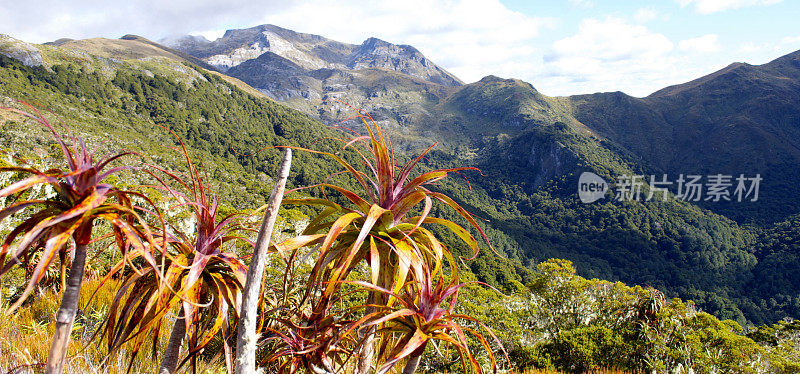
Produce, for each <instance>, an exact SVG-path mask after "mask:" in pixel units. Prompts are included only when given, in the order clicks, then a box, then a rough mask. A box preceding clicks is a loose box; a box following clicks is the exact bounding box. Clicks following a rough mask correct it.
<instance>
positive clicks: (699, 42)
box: [678, 34, 722, 53]
mask: <svg viewBox="0 0 800 374" xmlns="http://www.w3.org/2000/svg"><path fill="white" fill-rule="evenodd" d="M717 39H719V38H718V37H717V35H716V34H708V35H703V36H698V37H696V38H691V39H686V40H681V41H679V42H678V49H680V50H682V51H689V52H698V53H710V52H718V51H720V50H721V49H722V48H721V47H720V45H719V43H718V40H717Z"/></svg>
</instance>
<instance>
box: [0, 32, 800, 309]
mask: <svg viewBox="0 0 800 374" xmlns="http://www.w3.org/2000/svg"><path fill="white" fill-rule="evenodd" d="M0 53H2V54H4V55H6V56H9V57H11V58H13V59H16V60H20V61H22V63H24V64H25V65H29V66H32V67H31V68H32V69H34V68H42V69H50V66H48V63H47V60H50V61H51V62H50V63H49V64H50V65H57V64H56V63H54V62H52V61H58V63H62V64H88V62H85V61H84V60H86V59H87V57H86V56H91V58H89V60H92V62H91V64H90V65H91V66H95V65H98V64H100V65H103V64H104V65H107V66H114V64H115V61H126V63H128V61H131V63H132V64H134V65H133V66H134V67H133V68H132V69H134V70H137V69H138V71H141V72H142V74H144V75H145V76H150V75H155V76H159V75H163V76H166V77H170V79H179V80H180V79H185V76H187V75H190V76H196V75H197V73H196V72H197V71H200V72H202V74H210V75H213V76H216V77H219V78H220V79H224V81H226V82H227V83H228V84H230V85H232V87H237V88H239V89H241V90H242V91H243V92H246V93H248V94H249V95H252V96H253V97H266V98H269V100H273V101H275V102H278V103H280V104H283V105H285V106H288V107H290V108H294V109H296V110H298V111H300V112H302V113H305V114H306V115H307V116H309V117H310V118H313V119H315V120H317V121H320V122H322V123H324V124H329V125H330V124H338V123H339V122H341V121H345V120H347V119H348V118H350V117H351V116H352V115H353V113H354V112H353V110H352V109H350V108H348V107H347V105H346V104H349V105H351V106H352V107H355V108H359V109H362V110H364V111H366V112H368V113H370V114H371V115H372V116H373V117H374V118H375V119H376V121H377V122H378V123H379V124H380V125H382V127H384V128H385V129H387V131H389V133H390V134H392V136H393V140H395V144H396V150H398V151H400V152H405V153H411V152H416V151H418V150H419V149H420V147H423V146H425V147H427V146H428V145H429V144H430V143H431V142H433V141H438V142H439V143H440V144H439V146H437V148H436V150H435V151H434V152H433V153H432V154H431V155H430V157H429V159H428V160H426V165H429V166H430V167H441V166H463V165H472V166H478V167H480V168H481V170H482V171H483V174H480V175H469V176H468V177H469V179H470V182H471V185H470V186H467V185H466V184H465V183H463V182H454V181H450V182H445V183H443V184H442V185H441V186H440V188H442V189H444V190H447V191H449V192H450V193H452V194H454V195H455V196H456V197H457V198H458V200H459V202H460V203H462V204H463V205H464V206H466V207H469V209H470V210H471V211H472V212H473V213H475V214H476V215H478V216H479V217H481V218H483V219H484V220H486V225H485V226H486V228H487V231H488V232H489V234H490V238H491V239H492V242H493V245H494V246H495V247H496V249H498V251H499V252H501V253H502V254H504V255H505V256H506V257H508V258H510V259H512V260H513V261H518V262H519V264H521V265H522V266H523V267H528V268H532V267H533V265H535V263H537V262H538V261H541V260H544V259H547V258H551V257H558V258H567V259H570V260H572V261H573V262H575V264H576V267H577V269H578V271H579V273H581V274H582V275H585V276H590V277H600V278H604V279H612V280H623V281H626V282H630V283H635V284H649V285H653V286H656V287H658V288H661V289H663V290H665V291H666V292H667V293H668V294H670V295H675V296H681V297H688V298H692V299H695V300H696V301H697V303H698V304H699V305H700V306H701V307H703V308H706V309H708V310H710V311H713V312H715V313H717V314H718V315H720V316H723V317H726V318H735V319H738V320H740V321H744V320H749V321H753V322H765V321H770V320H775V319H777V318H782V317H785V316H793V317H800V294H799V293H798V291H797V290H798V289H800V279H798V277H797V276H796V275H795V274H797V272H795V271H794V270H796V269H800V266H798V265H799V264H800V258H798V253H800V244H799V243H798V242H797V241H795V240H794V239H793V238H796V237H797V236H798V234H797V233H798V232H799V230H800V222H798V219H797V215H798V213H800V199H797V197H796V196H797V195H798V193H800V184H798V183H797V182H799V181H800V166H798V157H800V143H798V139H800V137H798V136H797V135H798V131H800V52H795V53H793V54H789V55H787V56H783V57H781V58H778V59H776V60H775V61H772V62H770V63H767V64H764V65H758V66H754V65H748V64H743V63H735V64H732V65H730V66H728V67H726V68H725V69H723V70H720V71H718V72H715V73H713V74H710V75H708V76H705V77H701V78H699V79H696V80H694V81H691V82H687V83H684V84H681V85H676V86H672V87H667V88H664V89H662V90H659V91H657V92H655V93H653V94H651V95H649V96H647V97H643V98H637V97H631V96H629V95H626V94H624V93H621V92H611V93H596V94H591V95H576V96H569V97H551V96H547V95H544V94H542V93H540V92H539V91H537V90H536V89H535V87H534V86H533V85H531V84H530V83H527V82H523V81H521V80H516V79H503V78H499V77H495V76H487V77H485V78H483V79H481V80H479V81H477V82H473V83H468V84H465V83H464V82H462V81H461V80H459V79H458V78H457V77H455V76H454V75H453V74H450V73H449V72H447V71H446V70H444V69H443V68H441V67H439V66H437V65H436V64H434V63H433V62H432V61H430V60H429V59H427V58H426V57H425V56H423V55H422V54H421V53H420V52H419V51H418V50H417V49H415V48H413V47H411V46H407V45H395V44H391V43H389V42H386V41H382V40H379V39H375V38H370V39H367V40H366V41H364V42H363V43H362V44H360V45H354V44H347V43H340V42H336V41H333V40H330V39H327V38H324V37H321V36H316V35H310V34H303V33H298V32H295V31H291V30H287V29H284V28H280V27H277V26H273V25H262V26H257V27H253V28H248V29H243V30H229V31H227V32H226V33H225V35H224V36H223V37H221V38H219V39H217V40H215V41H209V40H207V39H205V38H203V37H197V36H181V37H172V38H168V39H164V40H161V41H160V42H159V43H155V42H152V41H149V40H147V39H144V38H141V37H137V36H132V35H129V36H125V37H123V38H122V39H119V40H111V39H102V38H98V39H88V40H59V41H56V42H53V43H50V45H47V46H35V45H30V44H27V43H24V42H20V41H16V40H13V39H11V38H8V37H5V38H3V39H0ZM37 54H39V55H38V57H37ZM81 56H82V57H81ZM81 58H83V59H84V60H81ZM9 66H10V65H9ZM100 70H102V69H100ZM42 74H45V73H42ZM176 77H177V78H176ZM0 94H2V95H6V96H11V95H12V92H10V91H9V90H8V87H6V86H4V85H3V83H2V82H0ZM126 95H127V94H126ZM164 100H167V102H169V100H171V99H169V98H166V99H164ZM175 100H177V99H175ZM220 100H222V99H220ZM264 100H267V99H264ZM269 100H268V101H269ZM345 103H346V104H345ZM165 104H166V103H165ZM65 105H66V104H65ZM71 105H74V104H71ZM169 105H177V104H169ZM66 106H68V105H66ZM214 110H217V109H208V110H207V111H206V112H204V113H203V114H202V118H207V119H209V118H211V117H213V116H215V112H214ZM218 110H223V111H224V109H223V108H220V109H218ZM156 112H157V111H156ZM156 112H149V114H148V113H141V114H138V115H140V116H146V117H149V118H151V119H152V118H155V117H154V116H155V115H156V114H153V113H156ZM218 117H219V118H220V119H222V118H225V117H226V116H225V115H224V113H223V112H220V115H219V116H218ZM161 120H164V119H161ZM175 120H179V121H184V119H180V117H175ZM164 121H165V120H164ZM155 122H156V123H159V122H158V120H156V121H155ZM187 123H190V122H187ZM219 125H220V126H223V127H224V126H225V121H224V120H221V121H220V122H219ZM189 126H193V125H191V124H190V125H189ZM315 126H316V125H315ZM348 126H351V127H353V128H356V129H358V126H357V124H355V123H352V121H350V122H348ZM298 131H299V130H298ZM278 132H279V131H277V130H276V134H277V133H278ZM303 136H308V135H303ZM287 139H288V138H287ZM200 140H202V137H201V138H200ZM200 140H198V142H199V143H197V144H201V145H202V144H207V146H209V147H211V146H212V144H213V142H212V143H208V142H206V143H204V142H203V141H200ZM220 141H221V140H220ZM219 152H222V154H223V155H224V154H225V152H226V151H224V150H220V151H219ZM224 157H228V158H230V157H231V156H224ZM233 158H235V157H233ZM248 162H249V161H248ZM584 171H591V172H594V173H596V174H598V175H599V176H601V177H603V178H604V179H606V180H607V181H612V183H613V181H614V180H616V179H617V178H618V177H619V176H620V175H624V174H641V175H659V176H661V175H662V174H667V175H669V176H670V178H672V179H673V180H674V179H675V178H677V176H678V175H680V174H684V175H689V174H700V175H711V174H729V175H733V176H737V175H739V174H745V175H748V176H752V175H755V174H760V175H761V177H762V178H763V182H762V184H761V186H760V195H759V200H758V201H757V202H735V201H734V202H712V201H698V202H684V201H680V200H679V199H670V201H666V202H662V201H648V202H643V201H616V200H614V199H612V198H611V196H609V197H608V198H606V199H604V200H601V201H599V202H597V203H594V204H582V203H581V202H580V201H579V200H578V196H577V193H576V191H577V185H578V177H579V175H580V174H581V173H582V172H584ZM303 178H305V179H306V181H307V180H310V179H313V177H312V176H306V177H302V178H300V179H299V180H297V181H296V183H298V184H300V183H302V182H303V180H302V179H303ZM467 187H470V188H471V189H467ZM645 188H647V186H645ZM671 188H672V192H673V193H677V192H678V191H677V190H676V189H675V186H672V187H671ZM443 214H444V213H443ZM493 264H497V260H496V259H492V258H491V256H489V255H482V256H481V257H480V258H479V259H478V261H476V262H474V263H473V264H472V265H471V266H472V270H473V271H474V272H475V273H476V274H480V275H482V276H484V277H485V278H486V279H484V280H486V281H489V282H490V283H492V284H497V285H500V286H503V287H508V286H509V284H510V283H513V282H512V281H513V280H521V278H519V275H518V274H517V275H515V274H508V273H503V271H505V270H504V269H508V268H507V267H496V268H494V267H493V266H494V265H493ZM512 269H513V267H512ZM520 271H521V270H520Z"/></svg>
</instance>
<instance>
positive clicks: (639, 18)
mask: <svg viewBox="0 0 800 374" xmlns="http://www.w3.org/2000/svg"><path fill="white" fill-rule="evenodd" d="M656 18H658V13H657V12H656V11H655V9H653V8H641V9H639V10H637V11H636V14H634V15H633V19H634V20H635V21H636V22H638V23H647V22H650V21H652V20H654V19H656Z"/></svg>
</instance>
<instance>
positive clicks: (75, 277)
mask: <svg viewBox="0 0 800 374" xmlns="http://www.w3.org/2000/svg"><path fill="white" fill-rule="evenodd" d="M84 230H85V229H84ZM88 230H89V232H91V230H92V229H91V225H89V228H88ZM86 247H87V245H86V244H77V245H76V246H75V259H73V260H72V265H71V266H70V270H69V279H68V280H67V285H66V287H64V289H63V292H64V294H63V295H62V296H61V306H60V307H59V308H58V313H57V314H56V332H55V334H53V343H52V344H51V345H50V355H49V356H47V365H46V366H45V373H46V374H61V373H63V372H64V359H65V358H66V357H67V347H69V339H70V335H71V332H72V324H73V323H74V322H75V314H76V313H77V311H78V299H79V298H80V293H81V284H82V283H83V273H84V271H85V270H86V249H87V248H86Z"/></svg>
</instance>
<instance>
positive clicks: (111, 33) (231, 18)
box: [0, 0, 291, 43]
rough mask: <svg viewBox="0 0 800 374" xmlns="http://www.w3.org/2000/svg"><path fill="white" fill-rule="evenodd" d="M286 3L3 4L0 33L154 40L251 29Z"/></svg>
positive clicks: (45, 0)
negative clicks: (229, 28)
mask: <svg viewBox="0 0 800 374" xmlns="http://www.w3.org/2000/svg"><path fill="white" fill-rule="evenodd" d="M76 3H77V4H76ZM290 4H291V3H290V2H276V1H267V2H264V1H252V0H228V1H224V2H223V1H219V0H170V1H159V0H147V1H121V0H83V1H80V2H74V1H63V0H37V1H13V2H10V1H9V2H8V4H6V2H4V3H3V5H2V6H1V7H0V25H2V26H0V27H2V30H1V31H0V32H3V33H7V34H9V35H11V36H14V37H16V38H18V39H23V40H25V41H28V42H34V43H42V42H46V41H51V40H55V39H58V38H63V37H67V38H73V39H82V38H92V37H109V38H118V37H120V36H122V35H125V34H137V35H142V36H145V37H148V38H150V39H159V38H161V37H163V36H167V35H172V34H185V33H187V32H190V31H194V30H205V29H208V28H209V27H217V28H219V27H225V25H229V24H236V25H255V24H256V23H257V22H258V21H259V19H261V18H262V17H263V16H264V15H265V14H270V13H273V12H276V11H280V10H281V9H285V8H287V7H289V6H290Z"/></svg>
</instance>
